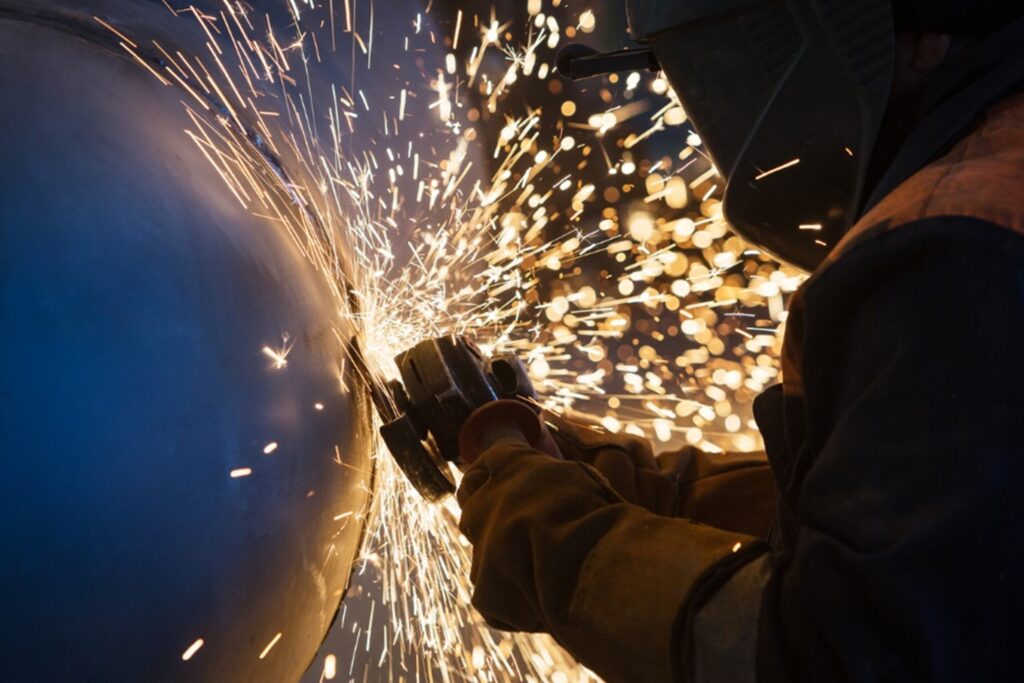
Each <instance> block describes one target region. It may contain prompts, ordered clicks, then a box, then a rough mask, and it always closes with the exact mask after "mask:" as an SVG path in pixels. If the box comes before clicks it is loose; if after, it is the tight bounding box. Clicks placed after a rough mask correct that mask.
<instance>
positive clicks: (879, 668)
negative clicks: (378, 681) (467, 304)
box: [458, 0, 1024, 683]
mask: <svg viewBox="0 0 1024 683" xmlns="http://www.w3.org/2000/svg"><path fill="white" fill-rule="evenodd" d="M628 11H629V12H630V21H631V28H632V32H633V36H634V37H635V38H637V39H638V40H639V41H640V42H641V43H645V44H646V45H647V47H648V48H650V49H651V50H652V55H653V58H655V59H656V60H657V62H658V63H659V64H660V66H661V69H662V70H663V71H664V74H665V76H666V78H667V79H668V80H669V81H670V83H671V84H672V85H673V87H674V88H675V90H676V91H677V93H678V94H679V96H680V98H681V100H682V103H683V106H684V107H685V108H686V110H687V113H688V114H689V115H690V117H691V119H692V122H693V125H694V126H695V128H696V130H697V132H698V133H699V134H700V135H701V137H702V138H703V140H704V142H705V143H706V145H707V147H708V149H709V152H710V154H711V155H712V157H713V159H714V161H715V164H716V166H717V168H718V170H719V171H720V172H721V173H722V175H723V176H724V177H726V178H727V179H728V181H729V186H728V189H727V191H726V195H725V211H726V216H727V217H728V218H729V220H730V222H731V223H732V224H733V225H734V226H735V227H736V229H737V230H738V231H739V232H740V233H741V234H742V235H744V236H745V237H747V239H748V240H751V241H755V242H756V243H757V244H758V245H759V246H762V247H763V248H764V249H766V250H767V251H769V252H770V253H773V254H775V255H776V256H778V257H779V258H781V259H783V260H787V261H789V262H790V263H799V264H809V265H815V262H817V265H816V268H815V270H814V272H813V275H812V276H811V277H810V279H809V280H808V281H807V282H806V284H804V285H803V287H802V288H801V289H800V290H799V291H798V292H797V293H796V294H795V295H794V297H793V299H792V301H791V303H790V311H789V317H788V324H787V331H786V335H785V344H784V350H783V353H782V369H783V384H782V385H781V386H779V387H774V388H771V389H769V390H768V391H767V392H766V393H765V394H764V395H762V396H760V397H759V399H758V400H757V401H756V403H755V406H754V414H755V418H756V420H757V424H758V426H759V427H760V430H761V433H762V436H763V441H764V444H765V447H766V451H767V453H766V454H724V455H723V454H706V453H703V452H701V451H699V450H697V449H695V448H685V449H683V450H681V451H678V452H674V453H669V454H665V455H662V456H660V457H657V458H656V457H654V456H653V455H652V451H651V448H650V447H649V446H648V445H647V444H646V443H644V442H642V441H640V440H637V439H633V438H630V437H620V436H612V435H606V434H601V433H599V432H597V431H593V430H590V429H587V428H583V427H579V426H573V425H571V424H569V423H568V422H566V421H562V422H560V423H558V424H556V425H555V426H556V427H557V429H553V430H550V433H549V435H548V436H550V437H552V439H553V441H554V443H555V444H556V445H557V446H558V448H557V449H555V448H552V447H550V444H548V445H547V446H544V445H541V444H538V442H537V441H536V440H535V439H530V438H528V437H527V436H526V434H527V432H528V431H529V430H526V429H524V427H523V425H522V424H520V423H519V422H517V420H516V419H511V418H503V417H502V415H503V414H508V413H507V411H506V413H502V412H501V406H500V405H498V404H492V405H490V406H484V407H483V408H482V409H481V410H480V411H478V412H477V413H476V414H474V416H473V417H471V418H470V420H469V421H468V422H467V423H466V425H465V426H464V427H463V432H462V436H463V437H464V438H463V441H462V443H463V444H464V446H465V449H468V450H469V451H471V452H472V453H471V455H473V456H477V455H478V456H479V457H478V458H477V459H476V461H475V463H474V464H473V466H471V467H470V468H469V469H468V470H467V471H466V473H465V476H464V478H463V480H462V483H461V487H460V488H459V491H458V500H459V502H460V504H461V506H462V517H461V529H462V531H463V533H464V534H465V535H466V537H467V538H468V539H469V540H470V541H471V542H472V543H473V566H472V580H473V582H474V586H475V588H474V594H473V604H474V605H475V607H476V608H477V610H478V611H479V612H480V613H481V614H482V615H483V616H484V618H485V619H486V620H487V622H488V623H489V624H491V625H493V626H495V627H497V628H500V629H504V630H510V631H525V632H545V633H550V634H551V635H552V636H554V638H555V639H556V640H557V641H558V642H559V643H560V644H561V645H562V646H564V647H565V648H566V649H567V650H568V651H569V652H570V653H572V654H573V655H574V656H575V657H576V658H577V659H578V660H579V661H580V662H581V663H582V664H583V665H585V666H587V667H589V668H590V669H592V670H593V671H594V672H596V673H597V674H598V675H600V676H602V677H603V678H605V679H606V680H608V681H610V682H619V681H630V682H633V681H636V682H645V683H646V682H657V681H755V680H756V681H875V680H887V681H992V680H1019V679H1020V677H1021V676H1022V674H1021V673H1020V664H1019V659H1020V646H1022V645H1024V630H1022V625H1021V610H1022V608H1024V493H1022V488H1024V445H1022V443H1024V359H1022V358H1021V354H1022V353H1024V234H1022V232H1024V3H1022V2H1020V0H941V1H940V0H789V1H788V2H722V1H718V2H712V1H711V0H632V1H631V2H630V3H629V8H628ZM779 167H781V168H779ZM775 169H778V170H777V171H775V172H772V171H773V170H775ZM814 212H817V213H818V215H812V214H813V213H814ZM837 226H838V227H837ZM801 227H802V228H803V229H801ZM822 242H824V243H825V245H826V246H824V247H823V246H822V245H821V243H822ZM815 249H818V250H820V254H819V255H818V256H817V257H815V256H814V254H815V253H816V252H815V251H814V250H815ZM513 412H514V411H513ZM538 446H539V447H538ZM556 453H560V454H561V456H562V457H561V458H557V457H553V455H552V454H556Z"/></svg>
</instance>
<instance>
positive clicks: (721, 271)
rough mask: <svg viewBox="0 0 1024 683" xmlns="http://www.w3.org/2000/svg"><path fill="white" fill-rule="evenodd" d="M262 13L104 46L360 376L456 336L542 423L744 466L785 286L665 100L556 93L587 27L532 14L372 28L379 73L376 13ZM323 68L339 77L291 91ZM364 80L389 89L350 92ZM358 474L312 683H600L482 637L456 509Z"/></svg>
mask: <svg viewBox="0 0 1024 683" xmlns="http://www.w3.org/2000/svg"><path fill="white" fill-rule="evenodd" d="M282 4H283V7H284V9H285V10H287V12H288V14H289V15H290V18H291V21H290V23H289V24H288V25H287V26H281V25H279V24H275V22H273V21H272V20H271V19H270V17H268V16H262V15H259V14H257V13H255V12H253V11H252V10H251V9H249V8H247V6H246V5H244V4H242V3H239V2H235V1H234V0H223V2H222V4H221V6H220V8H219V10H218V11H217V12H209V13H204V12H200V11H199V10H197V9H195V8H193V7H185V8H178V9H173V10H171V11H174V13H175V14H176V15H177V16H178V17H179V19H180V20H182V21H192V22H196V23H197V24H198V25H199V26H200V27H201V29H202V31H203V32H204V33H205V35H206V36H207V37H208V39H209V41H208V44H207V45H206V48H207V49H206V51H205V52H199V53H196V54H189V55H186V54H182V53H181V52H180V51H171V50H168V49H165V47H164V46H161V45H159V44H157V43H155V42H152V44H144V43H142V42H141V41H139V42H138V44H136V43H134V42H131V41H127V42H123V43H122V46H123V47H124V49H125V50H126V52H128V53H129V54H130V56H131V57H132V58H133V59H135V60H136V61H138V62H140V63H141V64H142V66H144V67H145V68H146V69H147V70H149V71H151V72H153V74H154V75H155V76H156V77H157V78H159V79H160V81H161V82H163V83H164V84H166V86H167V87H176V88H179V89H180V91H181V93H182V98H183V100H182V101H183V106H184V107H185V109H186V112H187V114H188V117H189V120H190V121H191V126H190V128H189V130H188V131H187V132H186V134H187V135H188V136H189V137H190V138H191V139H192V140H193V142H194V143H195V145H196V147H197V149H198V151H199V153H201V154H203V155H204V156H205V157H206V159H207V160H208V161H209V163H210V164H211V165H212V166H213V168H215V169H216V170H217V172H218V173H219V175H220V177H221V178H222V179H223V181H224V184H225V186H226V187H227V188H228V190H229V191H230V192H231V194H232V195H233V197H234V198H235V199H236V200H237V201H239V202H240V203H241V204H242V205H243V206H244V207H245V208H246V209H248V210H249V211H251V212H252V213H253V214H254V215H258V216H261V217H264V218H269V219H270V220H271V221H272V222H273V223H274V224H276V225H277V226H279V229H281V230H284V231H286V233H287V234H288V235H289V236H290V237H291V239H292V241H293V242H294V243H295V244H296V245H297V247H298V248H299V249H301V251H302V253H303V255H304V256H305V257H306V259H307V260H308V261H309V263H310V264H311V266H312V267H314V268H315V269H316V270H317V271H318V272H319V273H321V274H322V275H323V278H324V281H325V282H326V283H327V286H328V287H330V289H331V291H332V292H333V294H334V296H335V300H336V302H337V306H338V327H337V329H338V330H341V329H344V328H345V327H346V326H347V325H349V324H353V325H354V326H355V328H356V329H357V330H358V331H359V336H360V339H361V346H362V348H363V350H364V353H365V354H366V356H367V361H368V362H369V364H370V365H371V366H372V367H373V368H374V370H375V371H377V372H379V373H381V374H382V375H384V376H389V377H390V376H395V374H396V369H395V368H394V366H393V363H392V361H391V358H392V357H393V356H394V354H395V353H397V352H399V351H401V350H404V349H406V348H409V347H411V346H412V345H414V344H415V343H417V342H418V341H420V340H422V339H425V338H429V337H433V336H438V335H441V334H449V333H457V334H467V335H470V336H473V337H474V338H476V339H477V341H478V343H479V344H480V345H481V347H482V348H484V349H485V350H489V349H490V350H501V351H509V350H512V351H516V352H517V353H519V354H521V355H522V356H523V357H524V359H525V360H526V362H527V363H528V365H529V367H530V372H531V376H532V378H533V380H534V382H535V384H536V386H537V389H538V391H539V393H540V394H541V397H542V401H543V402H544V405H545V407H547V408H548V409H551V410H555V411H558V412H562V413H571V414H573V415H577V416H580V417H581V419H588V420H589V421H591V422H594V423H595V424H597V425H598V427H599V428H603V429H606V430H608V431H611V432H619V431H624V432H627V433H632V434H636V435H639V436H644V437H648V438H654V439H656V440H657V441H659V442H661V443H666V444H670V443H676V444H678V443H690V444H694V445H698V446H700V447H702V448H705V449H709V450H720V449H734V450H750V449H753V448H755V447H757V446H758V442H757V437H756V432H755V430H754V427H753V425H752V423H751V420H750V403H751V401H752V399H753V397H754V396H755V395H756V394H757V393H758V392H759V391H761V390H762V389H763V388H764V387H765V386H767V385H768V384H770V383H772V382H773V381H774V380H775V378H776V376H777V374H778V362H777V354H778V351H779V346H780V344H781V338H782V326H783V324H784V322H785V313H784V297H785V295H786V294H787V293H789V292H792V291H794V290H795V288H796V287H797V286H798V285H799V283H800V281H801V276H800V275H799V274H798V273H796V272H794V271H790V270H789V269H787V268H784V267H782V266H780V265H778V264H777V263H774V262H772V261H771V260H770V259H769V258H768V257H766V256H764V255H762V254H760V253H759V252H757V251H756V250H754V249H753V248H751V247H749V246H748V245H746V244H744V243H743V242H742V240H740V238H738V237H736V236H735V235H732V234H731V233H730V232H729V229H728V226H727V225H726V223H725V221H724V219H723V217H722V214H721V205H720V201H719V200H718V199H717V197H716V192H717V188H718V187H719V186H720V185H721V184H722V183H721V179H720V178H718V175H717V171H716V169H715V168H714V167H713V166H712V165H711V164H710V162H709V161H708V159H707V157H706V155H705V154H704V153H703V151H702V149H701V141H700V139H699V137H698V136H697V135H696V134H694V133H693V132H690V131H688V130H687V129H686V128H685V126H686V115H685V112H684V111H683V109H682V107H681V106H680V105H679V103H678V101H677V100H676V98H675V96H674V94H673V93H672V92H671V90H670V89H669V88H668V85H667V84H666V82H665V81H664V80H663V79H661V78H658V77H650V76H641V75H640V74H629V75H628V76H626V77H624V78H620V77H618V76H611V77H609V78H606V79H604V80H603V81H600V82H598V83H597V84H595V85H591V86H589V87H587V88H578V87H577V88H576V89H575V90H572V91H569V90H567V87H568V86H565V85H563V84H562V83H561V82H560V81H558V80H557V76H556V75H555V74H553V66H552V64H553V61H554V52H555V50H556V49H557V48H558V47H559V45H560V44H561V43H562V42H563V41H564V40H565V39H566V38H569V39H572V38H574V37H577V36H578V35H579V34H581V33H587V32H591V31H593V30H594V28H595V25H596V19H595V13H594V12H593V11H591V10H589V9H586V8H582V11H581V12H579V13H578V14H574V13H573V12H570V11H568V10H566V9H565V8H562V7H560V5H561V3H560V2H559V1H558V0H544V1H540V0H530V1H529V2H528V3H525V4H526V5H527V16H526V17H525V19H524V21H522V22H520V23H521V24H522V25H514V24H515V22H513V21H511V20H503V19H502V18H500V17H495V16H494V12H493V11H491V12H490V13H489V14H480V13H476V12H473V11H471V10H470V8H469V7H468V6H467V7H465V8H461V9H457V11H456V12H455V13H454V21H448V22H445V21H443V20H435V19H434V17H432V16H431V15H430V14H428V13H427V12H426V11H424V12H421V13H419V14H415V15H414V16H410V17H409V18H408V22H407V24H406V25H404V26H401V27H395V26H391V27H389V28H388V33H387V35H388V40H389V41H390V42H392V43H395V42H396V41H398V40H401V46H402V47H401V50H400V52H401V53H402V54H403V55H404V58H403V59H401V60H400V61H399V62H398V63H394V64H392V63H388V61H386V59H388V60H389V59H390V58H391V57H393V56H394V54H393V53H394V52H395V50H394V46H393V45H392V46H391V47H392V49H391V52H389V53H388V54H387V55H385V54H383V53H382V52H381V50H380V46H379V41H380V40H381V35H379V27H378V28H377V29H375V28H374V27H373V22H374V17H375V15H374V11H373V5H372V4H368V3H366V2H357V1H356V0H344V2H341V1H339V0H333V1H332V2H327V3H325V2H313V1H312V0H305V1H304V2H298V1H297V0H285V1H284V2H283V3H282ZM435 14H436V10H435ZM105 27H106V28H107V29H109V30H114V29H113V28H112V27H110V26H105ZM399 34H400V36H401V37H400V38H398V37H396V36H398V35H399ZM118 35H119V36H120V34H118ZM375 41H377V42H378V46H377V47H376V48H375V47H374V45H375ZM129 43H130V44H129ZM441 46H443V47H441ZM375 51H376V54H375ZM339 54H340V55H346V56H351V64H350V67H351V73H350V74H347V75H344V77H342V76H339V80H338V81H337V82H332V83H330V84H329V85H327V86H325V85H324V84H323V83H321V82H319V81H318V80H317V79H315V78H311V77H310V72H311V70H316V69H319V68H323V67H324V65H325V64H326V63H327V62H328V61H330V59H331V55H339ZM432 56H434V57H436V63H433V62H431V61H430V60H431V58H432ZM403 70H405V71H403ZM385 72H386V73H388V74H389V78H383V77H381V78H379V79H378V78H376V77H377V76H378V75H379V74H382V73H385ZM371 76H373V77H374V78H371ZM374 80H379V81H383V82H385V83H386V84H387V86H386V87H385V88H384V91H383V92H381V87H380V86H379V85H378V87H376V88H363V87H361V85H360V84H362V83H372V82H373V81H374ZM584 111H589V112H592V113H591V114H589V115H584V114H583V113H582V112H584ZM342 323H345V324H344V325H343V324H342ZM337 336H338V344H339V347H341V348H343V349H344V348H346V344H347V341H348V340H347V339H345V338H344V337H343V335H342V333H341V332H340V331H339V332H338V333H337ZM265 353H267V355H270V356H271V357H272V358H273V359H274V360H275V362H276V363H278V364H283V363H286V356H287V349H285V350H283V351H276V350H272V349H265ZM364 379H367V378H364ZM347 389H349V390H352V389H357V388H356V387H347ZM375 462H376V466H375V477H374V496H373V503H372V509H371V510H368V511H366V512H365V513H363V514H364V515H365V523H366V525H367V527H366V528H367V533H366V536H365V543H364V547H363V550H362V554H361V559H360V561H359V565H358V567H357V572H356V574H357V576H356V578H355V581H356V582H357V583H358V584H359V586H360V587H361V589H362V590H361V591H360V592H359V594H357V595H352V596H350V597H349V598H348V599H347V600H346V604H345V605H343V611H342V613H341V615H340V616H339V619H340V621H341V624H340V627H341V628H346V629H349V630H350V631H351V633H352V634H353V644H352V650H351V652H347V653H346V652H338V653H331V654H330V656H329V657H328V658H327V659H326V660H325V669H324V674H323V676H324V677H325V678H333V677H335V676H341V677H343V678H345V679H352V680H384V679H389V680H391V679H393V680H400V679H405V680H416V681H421V680H422V681H433V680H443V681H456V680H508V681H513V680H534V681H542V680H543V681H564V682H566V683H568V681H586V680H596V678H595V677H594V676H593V675H592V674H590V673H589V672H587V671H585V670H583V669H581V668H580V667H579V666H578V665H576V664H575V663H574V662H573V661H572V659H571V658H570V657H568V656H567V655H566V654H565V653H564V652H562V651H561V650H560V649H559V648H558V647H557V646H556V645H555V644H554V643H553V642H552V641H551V640H550V639H548V638H546V637H542V636H531V635H509V634H502V633H497V632H494V631H491V630H490V629H488V628H486V626H485V625H484V624H483V623H482V621H481V619H480V618H479V616H478V615H476V614H475V613H474V612H473V610H472V608H471V607H470V594H471V586H470V583H469V579H468V574H469V566H470V548H469V547H468V544H467V542H466V541H465V539H464V538H463V537H462V536H461V535H460V534H459V532H458V530H457V519H458V514H459V513H458V509H457V507H456V506H455V504H454V502H452V501H449V502H448V503H447V504H445V505H429V504H426V503H425V502H424V501H422V500H421V499H420V498H419V497H418V495H417V494H416V493H415V492H414V491H413V490H412V489H411V488H410V487H409V486H408V485H407V484H406V482H405V480H404V478H403V477H402V475H401V472H400V471H399V470H398V468H397V467H396V466H395V465H394V463H393V462H392V460H391V459H390V456H389V455H388V454H387V453H386V452H385V451H384V450H383V449H381V448H378V455H377V457H376V461H375ZM232 476H235V474H234V473H232ZM237 476H243V475H242V474H241V473H239V474H238V475H237ZM352 519H353V518H352V517H345V518H344V519H339V520H338V523H339V525H344V524H348V523H350V522H351V521H352ZM359 521H362V520H359ZM352 600H359V601H364V602H368V603H369V604H370V607H369V617H368V618H367V619H366V620H365V621H353V620H352V618H350V617H349V614H348V608H349V603H350V602H351V601H352ZM346 620H348V621H346ZM197 642H199V643H200V644H201V642H202V641H197ZM275 642H276V641H275ZM194 647H195V646H194ZM270 647H272V644H271V645H268V650H269V648H270ZM328 671H329V673H330V676H328Z"/></svg>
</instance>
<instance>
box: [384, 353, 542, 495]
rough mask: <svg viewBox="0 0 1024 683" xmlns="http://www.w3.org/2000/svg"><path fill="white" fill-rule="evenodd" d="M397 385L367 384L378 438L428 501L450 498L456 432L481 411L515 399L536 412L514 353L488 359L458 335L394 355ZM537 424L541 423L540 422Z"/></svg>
mask: <svg viewBox="0 0 1024 683" xmlns="http://www.w3.org/2000/svg"><path fill="white" fill-rule="evenodd" d="M395 363H396V365H397V366H398V370H399V373H400V375H401V380H391V381H389V382H386V383H385V382H370V385H371V394H372V396H373V403H374V405H375V406H376V409H377V412H378V413H379V414H380V416H381V420H382V421H383V423H384V424H383V426H382V427H381V428H380V434H381V437H383V439H384V443H385V444H387V447H388V449H389V450H390V451H391V455H392V456H394V458H395V461H396V462H397V463H398V465H399V466H400V467H401V468H402V471H403V472H404V473H405V476H406V477H407V478H408V479H409V481H410V482H411V483H412V485H413V486H414V487H415V488H416V490H417V491H419V492H420V494H421V495H422V496H423V497H424V498H426V499H427V500H431V501H437V500H441V499H442V498H444V497H445V496H448V495H450V494H452V493H454V492H455V477H454V473H453V471H452V467H453V466H456V467H458V466H465V465H466V464H468V463H464V462H461V461H460V458H459V432H460V429H461V427H462V425H463V424H464V423H465V422H466V420H468V419H469V417H470V415H472V414H473V413H474V412H475V411H476V410H478V409H479V408H481V407H483V406H485V405H487V404H489V403H493V402H495V401H505V400H509V399H512V400H516V401H518V402H520V403H521V405H522V406H529V407H530V408H531V409H532V410H533V411H534V412H535V413H538V414H539V412H540V409H539V407H538V404H537V401H536V394H535V392H534V388H533V384H532V383H531V382H530V378H529V374H528V373H527V369H526V366H525V365H524V364H523V362H522V361H521V360H520V359H519V358H518V357H517V356H515V355H514V354H498V355H494V356H492V357H488V356H487V355H486V354H484V353H483V352H482V351H481V350H480V349H479V348H478V347H477V345H476V344H474V343H473V341H472V340H470V339H467V338H466V337H461V336H447V337H439V338H436V339H428V340H426V341H423V342H420V343H419V344H417V345H416V346H415V347H413V348H412V349H409V350H408V351H404V352H403V353H400V354H398V355H397V356H396V357H395ZM538 424H539V422H538Z"/></svg>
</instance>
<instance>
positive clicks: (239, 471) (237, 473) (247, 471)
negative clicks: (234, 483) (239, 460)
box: [230, 467, 252, 479]
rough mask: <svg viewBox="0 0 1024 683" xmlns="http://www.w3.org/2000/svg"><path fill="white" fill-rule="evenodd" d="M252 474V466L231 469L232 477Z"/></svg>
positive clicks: (236, 477)
mask: <svg viewBox="0 0 1024 683" xmlns="http://www.w3.org/2000/svg"><path fill="white" fill-rule="evenodd" d="M250 474H252V468H251V467H239V468H236V469H233V470H231V472H230V475H231V478H232V479H238V478H239V477H248V476H249V475H250Z"/></svg>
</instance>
